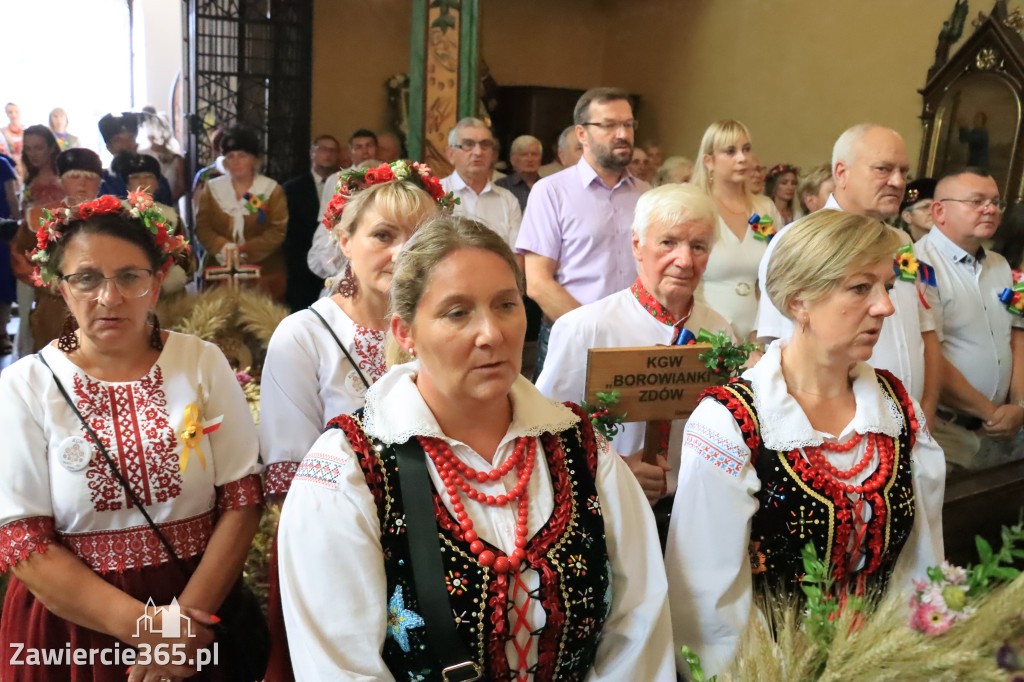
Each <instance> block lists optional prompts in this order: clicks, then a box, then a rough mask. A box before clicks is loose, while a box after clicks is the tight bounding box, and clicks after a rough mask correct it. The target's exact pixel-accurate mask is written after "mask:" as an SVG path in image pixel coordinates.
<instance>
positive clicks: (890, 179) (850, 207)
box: [757, 123, 942, 420]
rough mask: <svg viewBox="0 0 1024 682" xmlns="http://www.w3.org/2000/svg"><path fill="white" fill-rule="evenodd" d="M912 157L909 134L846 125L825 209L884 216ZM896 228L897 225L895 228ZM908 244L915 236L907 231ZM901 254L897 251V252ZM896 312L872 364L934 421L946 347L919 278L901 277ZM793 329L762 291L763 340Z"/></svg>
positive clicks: (896, 205) (761, 271) (762, 272)
mask: <svg viewBox="0 0 1024 682" xmlns="http://www.w3.org/2000/svg"><path fill="white" fill-rule="evenodd" d="M909 170H910V162H909V161H908V159H907V148H906V146H905V145H904V143H903V138H902V137H901V136H900V134H899V133H897V132H896V131H895V130H892V129H891V128H886V127H885V126H880V125H877V124H874V123H861V124H858V125H855V126H853V127H852V128H849V129H848V130H846V131H845V132H844V133H843V134H842V135H840V136H839V139H838V140H836V143H835V146H834V147H833V149H832V175H833V177H834V179H835V190H834V191H833V192H832V194H831V195H830V196H829V198H828V202H827V203H826V204H825V206H824V208H831V209H835V210H837V211H848V212H850V213H857V214H860V215H864V216H868V217H869V218H874V219H875V220H879V221H884V220H887V219H888V218H892V217H893V216H895V215H896V214H897V213H898V212H899V210H900V203H901V202H902V200H903V193H904V190H905V189H906V186H907V173H908V172H909ZM787 229H789V228H788V226H787V227H786V228H784V229H783V230H782V232H779V234H777V235H775V238H774V239H773V240H772V242H771V243H770V244H769V245H768V250H767V251H766V252H765V254H764V256H763V257H762V258H761V264H760V267H759V268H758V281H761V282H764V281H765V278H766V277H767V273H768V263H769V261H770V260H771V257H772V249H773V246H774V245H775V244H776V243H777V242H778V238H779V236H780V235H781V234H782V233H783V232H785V231H786V230H787ZM894 230H895V228H894ZM895 231H896V232H898V233H899V235H900V239H901V241H902V243H903V244H908V243H910V237H909V236H907V234H906V233H905V232H903V231H901V230H895ZM893 257H894V258H895V254H893ZM889 296H890V298H891V299H892V304H893V307H894V308H895V309H896V312H895V314H894V315H893V316H892V317H890V318H888V319H887V320H886V321H885V323H884V324H883V325H882V332H881V336H880V337H879V339H878V343H876V344H875V348H874V353H873V354H872V355H871V358H870V359H869V360H868V364H869V365H871V366H872V367H875V368H877V369H887V370H889V371H890V372H892V373H893V374H895V375H896V377H897V378H898V379H899V380H900V381H902V382H903V385H904V386H906V387H907V390H908V391H909V392H910V395H912V396H913V397H914V399H915V400H918V401H920V403H921V408H922V409H923V411H924V413H925V416H926V418H927V419H928V420H933V419H934V416H935V408H936V406H937V404H938V398H939V383H940V382H939V377H938V369H939V367H940V362H941V356H942V350H941V347H940V345H939V339H938V336H937V335H936V333H935V324H934V322H933V321H932V317H931V314H930V312H929V311H928V310H927V309H926V308H925V307H924V306H923V305H922V300H921V295H920V294H919V293H918V290H917V286H916V283H914V282H906V281H902V280H900V279H898V278H897V281H896V284H895V286H894V288H893V290H892V292H891V293H890V294H889ZM792 334H793V321H792V320H790V319H789V318H787V317H785V316H783V315H782V313H780V312H779V311H778V309H776V307H775V306H774V305H772V302H771V301H770V300H769V298H768V297H767V296H762V297H761V301H760V306H759V309H758V317H757V336H758V339H759V340H761V341H763V342H765V343H767V342H769V341H771V340H774V339H778V338H782V339H788V338H789V337H790V336H792Z"/></svg>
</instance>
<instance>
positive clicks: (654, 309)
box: [629, 277, 676, 327]
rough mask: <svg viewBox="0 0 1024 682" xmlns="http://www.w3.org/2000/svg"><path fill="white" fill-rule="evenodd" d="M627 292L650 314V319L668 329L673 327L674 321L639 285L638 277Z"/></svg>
mask: <svg viewBox="0 0 1024 682" xmlns="http://www.w3.org/2000/svg"><path fill="white" fill-rule="evenodd" d="M629 291H630V293H632V294H633V296H635V297H636V300H637V301H638V302H639V303H640V305H642V306H643V307H644V310H646V311H647V312H649V313H650V314H651V317H653V318H654V319H656V320H657V321H658V322H661V323H662V324H667V325H668V326H670V327H671V326H673V325H675V323H676V321H675V320H673V319H672V316H671V315H669V314H668V311H667V310H665V306H663V305H661V304H660V303H658V299H656V298H654V296H651V292H649V291H647V288H646V287H644V285H643V284H641V282H640V278H639V277H637V278H636V281H635V282H633V286H631V287H630V288H629Z"/></svg>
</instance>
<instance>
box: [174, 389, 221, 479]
mask: <svg viewBox="0 0 1024 682" xmlns="http://www.w3.org/2000/svg"><path fill="white" fill-rule="evenodd" d="M223 419H224V417H223V416H220V417H217V418H216V419H214V420H212V421H211V422H210V423H208V424H203V422H201V421H199V408H198V407H196V404H195V403H191V404H190V405H188V406H187V407H186V408H185V419H184V423H183V424H182V427H181V433H180V434H178V438H180V439H181V442H182V443H183V444H184V446H185V447H184V448H183V449H182V451H181V459H180V460H179V462H178V466H179V467H180V468H181V470H182V471H185V467H187V466H188V457H189V454H190V453H191V452H192V449H193V448H194V449H195V451H196V454H197V455H198V456H199V464H200V465H202V467H203V469H206V456H205V455H204V454H203V450H202V448H200V447H199V442H200V441H201V440H202V439H203V436H205V435H206V434H208V433H212V432H214V431H216V430H217V429H219V428H220V423H221V421H222V420H223Z"/></svg>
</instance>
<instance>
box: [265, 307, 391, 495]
mask: <svg viewBox="0 0 1024 682" xmlns="http://www.w3.org/2000/svg"><path fill="white" fill-rule="evenodd" d="M313 309H314V310H316V311H317V312H318V313H320V314H321V315H322V316H323V318H324V319H325V320H326V321H327V323H328V324H329V325H330V326H331V329H332V330H333V331H334V333H335V334H336V335H337V337H338V340H339V341H341V342H342V343H343V344H345V348H346V350H348V352H349V355H351V356H352V359H353V360H355V361H356V363H357V364H358V365H359V371H356V368H355V367H353V365H352V363H351V362H350V361H349V359H348V357H346V355H345V353H344V352H343V351H342V350H341V348H339V347H338V342H337V341H335V340H334V337H333V336H331V333H330V332H329V331H327V328H326V327H324V325H323V323H322V322H321V321H320V320H319V319H317V317H316V315H314V314H313V313H312V312H310V311H308V310H300V311H299V312H297V313H294V314H292V315H289V316H288V317H287V318H285V319H284V321H283V322H281V324H280V325H279V326H278V327H277V329H276V330H274V335H273V337H271V339H270V346H269V347H268V348H267V358H266V361H265V362H264V364H263V377H262V380H261V382H260V453H261V454H262V456H263V462H264V463H265V464H266V465H267V466H266V492H267V494H283V493H286V492H288V487H289V486H290V485H291V481H292V476H294V475H295V469H296V468H297V467H298V466H299V462H300V461H301V460H302V458H303V457H304V456H305V455H306V453H307V452H309V448H310V447H311V446H312V445H313V443H314V442H316V439H317V438H318V437H319V436H320V434H321V432H323V430H324V426H326V424H327V422H328V421H329V420H331V419H333V418H334V417H337V416H338V415H341V414H351V413H352V412H355V411H356V410H358V409H359V408H360V407H362V406H363V400H364V399H365V397H366V386H365V385H364V384H363V379H364V378H365V379H366V381H367V382H369V383H370V384H372V383H373V382H374V381H376V380H377V379H379V378H380V377H381V375H383V374H384V370H385V363H384V332H381V331H377V330H375V329H368V328H366V327H363V326H362V325H359V324H356V323H355V322H353V321H352V318H350V317H349V316H348V315H346V314H345V311H343V310H342V309H341V307H340V306H338V304H337V303H335V302H334V301H332V300H331V299H329V298H321V299H320V300H318V301H317V302H316V303H314V304H313ZM360 372H361V373H362V378H361V377H360Z"/></svg>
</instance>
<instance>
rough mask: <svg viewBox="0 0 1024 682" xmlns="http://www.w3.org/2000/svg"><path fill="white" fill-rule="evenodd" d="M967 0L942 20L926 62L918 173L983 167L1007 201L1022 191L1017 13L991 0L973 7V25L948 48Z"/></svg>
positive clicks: (1023, 61) (1022, 24)
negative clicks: (983, 9) (931, 60)
mask: <svg viewBox="0 0 1024 682" xmlns="http://www.w3.org/2000/svg"><path fill="white" fill-rule="evenodd" d="M966 11H967V3H966V2H964V1H963V0H959V1H958V2H957V3H956V4H955V6H954V10H953V14H952V16H951V17H950V20H949V21H947V22H945V23H944V25H943V29H942V32H941V33H940V34H939V44H938V46H937V48H936V50H935V57H936V59H935V64H933V65H932V67H931V68H930V69H929V70H928V78H927V82H926V83H925V86H924V88H922V89H921V90H920V91H919V92H920V93H921V95H922V98H923V100H924V107H923V111H922V112H921V121H922V123H923V126H924V129H923V137H922V142H921V157H920V161H919V164H918V176H919V177H926V176H927V177H938V176H940V175H942V174H943V173H944V172H945V171H947V170H951V169H954V168H957V167H960V166H982V167H984V168H987V169H988V171H989V172H990V173H991V174H992V176H993V177H994V178H995V179H996V182H997V183H998V185H999V189H1000V192H1001V194H1002V196H1003V197H1004V198H1005V199H1006V200H1007V201H1008V202H1010V203H1015V202H1018V201H1020V200H1021V198H1022V196H1024V172H1022V171H1024V145H1021V144H1020V138H1021V134H1022V132H1024V130H1022V127H1021V126H1022V119H1021V99H1022V97H1024V38H1022V37H1021V31H1022V30H1024V17H1022V16H1021V13H1020V11H1019V10H1014V11H1013V12H1009V11H1008V10H1007V7H1006V2H1005V0H998V1H997V2H996V4H995V6H994V7H993V8H992V12H991V13H990V14H989V15H988V16H985V15H984V14H983V13H979V15H978V17H977V18H976V19H975V20H974V22H973V25H972V27H973V28H974V33H972V34H971V35H970V36H969V37H968V38H967V39H966V40H965V41H964V43H963V45H962V46H961V47H960V48H959V49H958V50H957V51H956V52H955V53H954V54H953V55H952V56H948V52H949V48H950V47H951V45H952V44H953V43H955V42H956V41H957V40H958V39H959V37H960V32H961V31H962V29H963V23H964V19H965V18H966Z"/></svg>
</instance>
